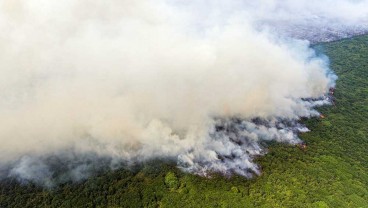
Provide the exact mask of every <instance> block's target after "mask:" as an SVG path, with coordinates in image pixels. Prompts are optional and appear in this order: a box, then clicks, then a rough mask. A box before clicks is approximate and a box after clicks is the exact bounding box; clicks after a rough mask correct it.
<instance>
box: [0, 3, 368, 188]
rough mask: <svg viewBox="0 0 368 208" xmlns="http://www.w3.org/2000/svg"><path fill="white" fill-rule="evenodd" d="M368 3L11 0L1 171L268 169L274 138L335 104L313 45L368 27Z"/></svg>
mask: <svg viewBox="0 0 368 208" xmlns="http://www.w3.org/2000/svg"><path fill="white" fill-rule="evenodd" d="M307 2H308V3H307ZM329 5H333V6H329ZM364 8H368V1H348V0H339V1H329V0H325V1H312V2H311V1H304V0H301V1H297V2H295V1H282V2H281V1H276V0H270V1H260V2H257V3H256V2H251V1H233V2H228V1H226V2H225V1H219V0H217V1H196V3H189V2H188V1H181V0H180V1H179V0H176V1H164V0H155V1H143V0H138V1H137V0H134V1H130V0H107V1H106V0H95V1H86V0H82V1H76V0H65V1H56V0H37V1H36V0H4V1H1V4H0V10H1V12H0V31H2V32H1V33H0V101H1V102H0V143H1V145H0V176H1V177H3V178H4V177H17V178H19V179H20V180H25V181H34V182H36V183H40V184H43V185H47V186H51V185H52V184H53V183H54V182H53V178H55V174H57V173H58V179H59V180H60V181H69V180H74V181H77V180H81V179H84V178H86V177H88V176H89V174H90V173H91V172H93V171H98V170H100V169H104V168H116V167H119V165H121V164H132V163H135V162H141V161H147V160H150V159H154V158H169V159H172V160H175V161H177V164H178V166H179V167H180V168H182V169H183V170H185V171H189V172H192V173H196V174H201V175H206V174H208V173H210V172H221V173H224V174H231V173H236V174H241V175H244V176H247V177H250V176H252V175H253V174H258V173H259V167H258V166H257V165H256V164H255V163H254V162H253V161H252V158H253V157H254V156H256V155H262V154H264V152H265V150H264V142H266V141H271V140H272V141H278V142H285V143H291V144H297V143H300V142H301V141H300V139H299V138H298V137H297V134H298V132H301V131H306V130H307V129H306V128H305V127H304V126H302V125H300V124H298V122H297V121H298V119H299V118H300V117H311V116H318V115H319V113H318V112H317V111H315V110H314V107H315V106H318V105H324V104H328V103H329V101H328V99H327V97H326V95H327V93H328V90H329V88H330V87H332V86H333V85H334V81H335V79H336V76H335V75H334V74H333V73H332V72H331V71H330V70H329V68H328V61H327V59H326V57H322V56H317V55H316V54H315V52H314V51H313V49H311V48H310V46H309V43H310V42H309V41H312V42H313V41H320V40H330V39H328V37H332V36H333V37H335V36H336V34H341V35H338V36H336V37H338V38H341V37H345V36H348V35H354V34H358V33H362V32H364V31H367V28H368V26H367V22H366V20H367V13H366V11H364ZM289 19H291V20H290V21H289ZM296 26H297V27H296ZM326 26H328V27H327V28H334V31H335V32H331V31H323V30H320V29H321V28H326ZM298 27H299V28H301V29H300V30H299V29H298ZM351 27H354V28H355V30H351V29H350V28H351ZM293 28H294V29H293ZM295 28H296V29H295ZM311 29H313V30H311ZM303 30H305V31H309V32H310V33H311V34H306V36H303V34H300V31H303ZM336 31H337V32H336ZM311 35H312V36H313V38H310V36H311ZM331 35H332V36H331ZM326 37H327V39H326Z"/></svg>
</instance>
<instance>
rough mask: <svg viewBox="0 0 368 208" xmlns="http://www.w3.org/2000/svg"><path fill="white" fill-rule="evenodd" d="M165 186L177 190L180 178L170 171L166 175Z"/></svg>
mask: <svg viewBox="0 0 368 208" xmlns="http://www.w3.org/2000/svg"><path fill="white" fill-rule="evenodd" d="M165 184H166V186H167V187H169V188H171V189H177V188H178V187H179V181H178V178H177V177H176V175H175V173H173V172H171V171H170V172H168V173H167V174H166V176H165Z"/></svg>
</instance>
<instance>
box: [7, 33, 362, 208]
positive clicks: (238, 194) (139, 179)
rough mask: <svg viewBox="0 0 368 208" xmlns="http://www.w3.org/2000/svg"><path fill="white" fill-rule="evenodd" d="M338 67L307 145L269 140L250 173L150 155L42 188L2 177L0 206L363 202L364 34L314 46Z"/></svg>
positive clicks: (355, 204)
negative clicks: (256, 170)
mask: <svg viewBox="0 0 368 208" xmlns="http://www.w3.org/2000/svg"><path fill="white" fill-rule="evenodd" d="M314 47H315V48H316V49H317V50H319V51H322V52H323V53H325V54H327V55H328V56H329V57H330V60H331V67H332V69H333V70H334V71H335V72H336V73H337V74H338V76H339V79H338V81H337V87H336V90H335V97H336V101H335V105H334V106H327V107H326V106H325V107H322V108H320V109H319V110H320V111H321V112H322V113H323V114H324V115H325V116H326V118H324V119H320V118H314V119H309V120H305V121H304V122H305V123H306V124H307V126H308V127H309V128H310V129H311V132H308V133H304V134H302V135H300V136H301V138H302V139H303V140H304V141H306V142H307V144H308V147H307V149H306V150H302V149H301V148H297V147H295V146H290V145H285V144H277V143H273V144H272V145H271V146H270V147H269V153H268V154H267V155H265V156H264V157H260V158H258V159H257V162H258V163H259V164H260V165H261V166H262V175H261V176H257V177H254V178H253V179H245V178H243V177H240V176H232V177H231V178H226V177H223V176H220V175H216V174H215V175H213V176H212V177H211V178H203V177H199V176H195V175H191V174H187V173H183V172H181V171H180V170H178V169H177V168H176V167H175V164H169V163H167V162H159V161H152V162H150V163H147V164H145V165H144V167H142V168H141V169H140V170H138V171H129V170H124V169H121V170H115V171H111V172H109V173H106V174H102V175H99V176H95V177H91V178H89V179H88V180H87V181H84V182H82V183H79V184H63V185H61V186H60V187H58V188H55V189H53V190H44V189H42V188H40V187H36V186H34V185H32V184H29V185H21V184H19V183H17V182H14V181H10V180H6V181H1V182H0V207H22V208H23V207H267V208H268V207H297V208H300V207H308V208H309V207H311V208H313V207H330V208H332V207H368V162H367V161H368V154H367V149H368V128H367V124H368V36H361V37H356V38H352V39H347V40H342V41H338V42H332V43H325V44H320V45H316V46H314Z"/></svg>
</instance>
